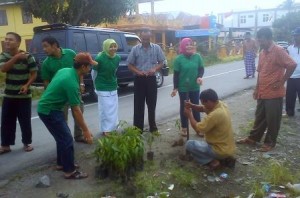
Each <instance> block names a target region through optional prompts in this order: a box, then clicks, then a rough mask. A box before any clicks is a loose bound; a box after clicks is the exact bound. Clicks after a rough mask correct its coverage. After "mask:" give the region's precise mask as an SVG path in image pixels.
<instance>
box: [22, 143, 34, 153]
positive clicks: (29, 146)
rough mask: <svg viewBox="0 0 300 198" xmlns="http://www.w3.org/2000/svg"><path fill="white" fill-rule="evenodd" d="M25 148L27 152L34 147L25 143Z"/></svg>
mask: <svg viewBox="0 0 300 198" xmlns="http://www.w3.org/2000/svg"><path fill="white" fill-rule="evenodd" d="M23 149H24V151H25V152H30V151H33V147H32V146H31V145H30V144H24V147H23Z"/></svg>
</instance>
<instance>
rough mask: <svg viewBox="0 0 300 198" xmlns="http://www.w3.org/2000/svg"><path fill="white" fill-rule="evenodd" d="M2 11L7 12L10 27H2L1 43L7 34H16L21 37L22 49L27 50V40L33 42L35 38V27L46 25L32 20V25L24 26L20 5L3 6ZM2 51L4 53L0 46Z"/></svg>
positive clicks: (40, 21) (0, 47) (39, 20)
mask: <svg viewBox="0 0 300 198" xmlns="http://www.w3.org/2000/svg"><path fill="white" fill-rule="evenodd" d="M0 10H6V14H7V21H8V25H6V26H0V41H1V42H2V41H4V38H5V34H6V32H16V33H18V34H20V35H21V37H22V43H21V46H20V49H22V50H26V45H25V40H31V39H32V36H33V27H35V26H39V25H46V24H47V23H45V22H42V20H41V19H37V18H34V17H33V18H32V23H30V24H23V20H22V10H21V6H20V4H13V5H2V6H0ZM0 51H3V49H2V46H1V45H0Z"/></svg>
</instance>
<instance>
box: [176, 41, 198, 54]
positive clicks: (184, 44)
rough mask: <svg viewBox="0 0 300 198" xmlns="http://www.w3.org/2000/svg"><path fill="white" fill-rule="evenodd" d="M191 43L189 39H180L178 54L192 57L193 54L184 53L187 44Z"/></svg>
mask: <svg viewBox="0 0 300 198" xmlns="http://www.w3.org/2000/svg"><path fill="white" fill-rule="evenodd" d="M191 42H193V40H192V39H190V38H184V39H182V40H181V42H180V46H179V53H180V54H184V55H186V56H191V55H193V54H194V53H195V52H187V51H186V46H187V45H188V43H191Z"/></svg>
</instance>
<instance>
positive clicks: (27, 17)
mask: <svg viewBox="0 0 300 198" xmlns="http://www.w3.org/2000/svg"><path fill="white" fill-rule="evenodd" d="M22 20H23V24H29V23H32V14H30V13H29V12H26V11H25V10H24V9H22Z"/></svg>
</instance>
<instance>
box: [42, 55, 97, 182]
mask: <svg viewBox="0 0 300 198" xmlns="http://www.w3.org/2000/svg"><path fill="white" fill-rule="evenodd" d="M74 60H75V62H74V66H73V68H63V69H60V70H59V71H58V72H57V73H56V75H55V76H54V77H53V79H52V80H51V82H50V83H49V85H48V87H47V89H46V90H45V92H44V93H43V95H42V97H41V99H40V101H39V104H38V110H37V111H38V114H39V117H40V119H41V120H42V121H43V122H44V124H45V126H46V127H47V129H48V130H49V132H50V133H51V134H52V136H53V137H54V139H55V141H56V149H57V167H56V169H58V170H63V171H64V172H65V174H64V176H65V178H66V179H81V178H86V177H87V176H88V175H87V174H86V173H82V172H79V171H77V170H76V168H78V165H75V164H74V147H73V138H72V135H71V131H70V129H69V127H68V124H67V122H66V121H65V119H64V113H63V108H64V106H65V105H66V104H67V103H68V104H70V106H71V109H72V113H73V115H74V118H75V120H76V121H77V123H78V124H79V126H80V128H81V129H82V131H83V135H84V138H85V141H86V142H87V143H89V144H92V142H93V136H92V134H91V132H90V130H89V129H88V127H87V125H86V123H85V121H84V118H83V115H82V112H81V110H80V102H81V101H80V87H79V86H80V85H79V81H80V80H79V79H80V78H81V77H82V76H83V75H85V74H87V73H89V71H90V69H91V68H90V67H91V65H96V64H97V62H96V61H93V59H92V57H91V55H90V54H87V53H79V54H77V55H76V57H75V58H74Z"/></svg>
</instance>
